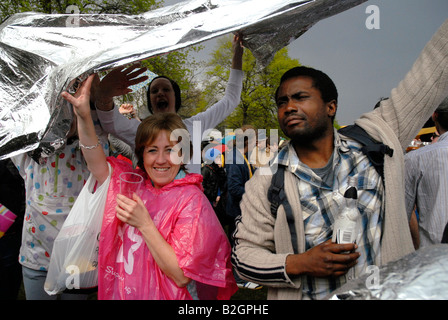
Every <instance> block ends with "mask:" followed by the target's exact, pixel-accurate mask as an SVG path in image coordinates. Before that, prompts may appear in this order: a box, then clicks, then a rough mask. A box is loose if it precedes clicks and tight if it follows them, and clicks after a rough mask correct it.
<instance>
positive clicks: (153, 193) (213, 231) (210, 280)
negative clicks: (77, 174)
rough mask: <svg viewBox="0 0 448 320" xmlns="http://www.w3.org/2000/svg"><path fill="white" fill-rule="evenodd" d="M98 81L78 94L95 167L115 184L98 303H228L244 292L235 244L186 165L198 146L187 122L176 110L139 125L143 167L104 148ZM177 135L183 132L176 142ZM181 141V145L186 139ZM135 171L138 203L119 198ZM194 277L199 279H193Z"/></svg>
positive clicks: (75, 101) (84, 138)
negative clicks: (92, 98)
mask: <svg viewBox="0 0 448 320" xmlns="http://www.w3.org/2000/svg"><path fill="white" fill-rule="evenodd" d="M92 80H93V76H90V77H89V78H88V79H87V80H86V81H85V82H84V83H83V84H82V86H81V88H80V89H79V90H78V92H77V93H76V94H75V96H74V97H73V96H71V95H70V94H68V93H67V92H64V93H63V97H64V98H65V99H66V100H67V101H68V102H70V103H71V104H72V105H73V106H74V110H75V114H76V117H77V119H78V131H79V138H80V143H81V144H82V146H83V148H82V150H83V153H84V156H85V159H86V162H87V164H88V168H89V170H90V172H91V173H92V174H93V176H94V177H95V178H96V179H97V181H98V182H99V183H100V184H101V183H103V182H104V181H105V180H106V178H107V177H108V175H109V166H108V165H107V163H108V161H109V163H110V164H111V166H112V169H111V170H112V176H111V183H110V185H109V190H108V198H107V202H106V209H105V212H104V218H103V225H102V229H101V237H100V244H99V267H98V269H99V271H98V299H192V298H195V297H196V295H197V297H198V298H202V297H206V298H207V299H212V298H213V297H214V298H218V299H229V298H230V297H231V295H232V294H233V293H235V291H236V290H237V287H236V284H235V280H234V278H233V275H232V267H231V264H230V250H231V248H230V244H229V242H228V240H227V237H226V235H225V233H224V231H223V229H222V227H221V225H220V223H219V221H218V219H217V217H216V215H215V213H214V211H213V208H212V206H211V205H210V203H209V201H208V200H207V198H206V197H205V195H204V194H203V192H202V185H201V182H202V176H201V175H199V174H188V173H187V172H186V171H185V168H184V165H183V161H184V159H185V160H188V157H187V156H188V154H189V153H190V155H191V152H190V151H191V143H190V141H189V135H188V132H187V131H186V129H185V125H184V124H183V122H182V120H181V118H180V117H179V116H178V115H176V114H173V113H162V114H158V115H154V116H152V117H148V118H147V119H145V120H144V121H143V122H142V123H141V125H140V126H139V128H138V131H137V135H136V140H135V145H136V150H135V151H136V152H135V153H136V155H137V157H138V167H139V168H141V169H139V168H137V169H133V168H132V166H131V165H130V164H129V163H127V162H124V161H119V160H117V159H115V158H113V157H109V158H106V155H105V154H104V152H103V151H102V150H101V149H100V148H98V147H97V144H98V138H97V136H96V133H95V131H94V127H93V122H92V119H91V116H90V107H89V95H90V85H91V82H92ZM174 134H181V135H179V136H178V137H179V138H176V139H174V140H175V141H172V140H170V139H171V137H172V136H173V135H174ZM179 140H181V141H179ZM128 171H131V172H136V173H139V174H140V175H141V176H143V177H144V179H145V181H144V187H143V188H142V190H141V192H139V194H138V195H137V194H136V193H134V194H133V198H132V199H131V198H128V197H126V196H124V195H122V194H120V183H119V175H120V173H122V172H128ZM193 280H194V281H193Z"/></svg>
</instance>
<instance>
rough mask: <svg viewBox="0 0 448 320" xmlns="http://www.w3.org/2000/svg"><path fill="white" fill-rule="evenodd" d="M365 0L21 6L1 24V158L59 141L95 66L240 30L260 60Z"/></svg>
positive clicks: (43, 149) (38, 151) (40, 151)
mask: <svg viewBox="0 0 448 320" xmlns="http://www.w3.org/2000/svg"><path fill="white" fill-rule="evenodd" d="M365 1H366V0H345V1H337V0H308V1H306V0H303V1H297V0H295V1H293V0H270V1H262V2H260V1H259V0H191V1H184V2H181V3H178V4H175V5H172V6H168V7H164V8H160V9H157V10H153V11H149V12H146V13H144V14H141V15H135V16H127V15H120V14H113V15H107V14H104V15H98V14H83V15H71V14H52V15H48V14H39V13H21V14H16V15H14V16H12V17H11V18H10V19H8V20H7V21H5V23H4V24H2V25H1V26H0V159H4V158H7V157H10V156H12V155H14V154H17V153H22V152H26V151H32V150H33V151H34V152H33V153H34V156H33V157H34V158H35V159H36V158H40V157H45V156H47V155H49V154H52V153H54V152H55V151H56V150H58V149H60V148H61V147H62V146H63V145H64V143H65V140H66V134H67V132H68V130H69V127H70V124H71V122H72V117H73V115H72V110H71V107H70V106H69V105H68V103H67V102H66V101H65V100H64V99H62V98H61V97H60V94H61V92H62V91H63V90H68V91H74V88H75V85H76V84H77V83H79V81H82V80H84V79H85V78H86V77H87V76H88V75H89V74H92V73H96V72H99V71H105V70H109V69H112V68H115V67H119V66H125V65H128V64H131V63H136V62H138V61H142V60H144V59H147V58H150V57H153V56H156V55H160V54H164V53H167V52H170V51H174V50H178V49H181V48H185V47H187V46H191V45H194V44H197V43H200V42H202V41H206V40H209V39H212V38H214V37H218V36H221V35H224V34H227V33H230V32H235V31H238V30H241V31H242V33H243V35H244V36H243V44H244V45H245V46H246V47H247V48H248V49H250V50H251V51H252V52H253V54H254V55H255V57H256V58H257V60H258V62H259V64H260V65H261V66H263V65H266V64H267V63H268V62H269V61H270V59H271V58H272V57H273V55H274V54H275V52H276V51H278V50H279V49H281V48H282V47H284V46H286V45H288V44H289V43H290V42H291V41H292V40H294V39H296V38H297V37H299V36H300V35H301V34H303V33H304V32H305V31H306V30H308V29H309V28H310V27H311V26H312V25H313V24H315V23H316V22H318V21H319V20H321V19H324V18H327V17H329V16H332V15H335V14H338V13H340V12H342V11H345V10H347V9H349V8H351V7H354V6H356V5H358V4H360V3H363V2H365Z"/></svg>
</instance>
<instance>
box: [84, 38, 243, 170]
mask: <svg viewBox="0 0 448 320" xmlns="http://www.w3.org/2000/svg"><path fill="white" fill-rule="evenodd" d="M243 52H244V49H243V46H242V44H241V36H240V35H239V34H236V35H235V37H234V39H233V58H232V67H231V71H230V76H229V81H228V85H227V88H226V92H225V95H224V97H223V98H222V99H221V100H220V101H218V102H217V103H216V104H214V105H213V106H211V107H209V108H208V109H207V110H206V111H204V112H201V113H199V114H197V115H195V116H193V117H191V118H188V119H184V120H183V121H184V123H185V125H186V127H187V130H188V132H189V133H190V135H191V137H192V142H193V158H192V160H191V161H190V163H189V164H187V170H188V172H190V173H201V141H202V135H203V133H204V132H205V131H206V130H208V129H211V128H214V127H215V126H217V125H218V124H219V123H221V122H222V121H223V120H224V119H225V118H227V117H228V116H229V115H230V114H231V113H232V112H233V110H235V108H236V107H237V106H238V104H239V102H240V98H241V90H242V86H243V84H242V83H243V71H242V65H243V62H242V61H243ZM135 68H136V67H133V68H128V69H126V70H124V71H123V68H117V69H115V70H113V71H111V72H110V73H109V74H108V75H107V76H106V77H105V78H103V79H102V80H101V81H99V78H97V79H96V81H95V82H94V84H93V88H92V90H93V92H92V94H91V102H94V104H95V107H96V108H97V111H98V118H99V120H100V122H101V126H102V127H103V129H104V130H105V131H106V132H108V133H110V134H112V135H114V136H116V137H117V138H119V139H120V140H122V141H124V142H126V143H127V144H128V145H130V146H131V148H132V149H134V139H135V134H136V132H137V127H138V125H139V123H140V122H139V121H138V120H135V119H127V118H125V117H123V115H121V114H120V113H119V111H118V108H114V103H113V97H114V96H119V95H123V94H127V93H129V92H131V91H132V90H130V89H128V87H129V86H132V85H134V84H136V83H139V82H141V81H144V80H145V79H146V78H145V77H141V78H136V77H137V76H139V75H140V74H141V73H143V72H144V71H145V69H141V70H137V71H134V70H135ZM180 107H181V100H180V89H179V87H178V86H177V84H176V83H175V82H174V81H172V80H171V79H169V78H166V77H163V76H162V77H157V78H155V79H154V80H152V82H151V83H150V85H149V87H148V109H149V111H150V112H151V113H153V114H155V113H159V112H173V113H177V111H178V110H179V108H180Z"/></svg>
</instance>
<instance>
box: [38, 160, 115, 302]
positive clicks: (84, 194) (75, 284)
mask: <svg viewBox="0 0 448 320" xmlns="http://www.w3.org/2000/svg"><path fill="white" fill-rule="evenodd" d="M108 165H109V164H108ZM110 172H111V167H110V165H109V173H110ZM96 182H97V181H96V180H95V178H94V177H93V176H92V175H90V176H89V179H88V180H87V182H86V184H85V185H84V187H83V188H82V190H81V193H80V194H79V196H78V198H77V199H76V201H75V203H74V205H73V208H72V209H71V210H70V213H69V214H68V216H67V219H66V220H65V222H64V224H63V226H62V228H61V231H60V232H59V234H58V236H57V237H56V239H55V241H54V244H53V250H52V254H51V259H50V266H49V268H48V273H47V278H46V281H45V286H44V289H45V291H46V292H47V293H48V294H49V295H55V294H58V293H61V292H62V291H64V290H65V289H90V288H95V287H96V286H98V270H97V268H98V245H99V234H100V232H101V224H102V220H103V214H104V207H105V204H106V198H107V191H108V188H109V183H110V174H109V177H108V178H107V180H106V181H104V183H103V184H102V185H101V186H100V187H98V188H97V189H96V191H95V192H94V193H93V190H94V187H95V184H96Z"/></svg>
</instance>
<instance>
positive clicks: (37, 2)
mask: <svg viewBox="0 0 448 320" xmlns="http://www.w3.org/2000/svg"><path fill="white" fill-rule="evenodd" d="M162 3H163V1H159V0H130V1H122V0H101V1H94V0H65V1H64V0H34V1H18V0H6V1H1V2H0V19H1V21H2V22H3V21H5V20H6V19H7V18H9V17H10V16H11V15H13V14H15V13H19V12H28V11H34V12H42V13H66V10H67V8H68V7H69V6H71V5H74V6H76V7H78V9H79V11H80V13H121V14H130V15H132V14H140V13H143V12H146V11H149V10H154V9H156V8H158V7H160V5H161V4H162Z"/></svg>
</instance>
